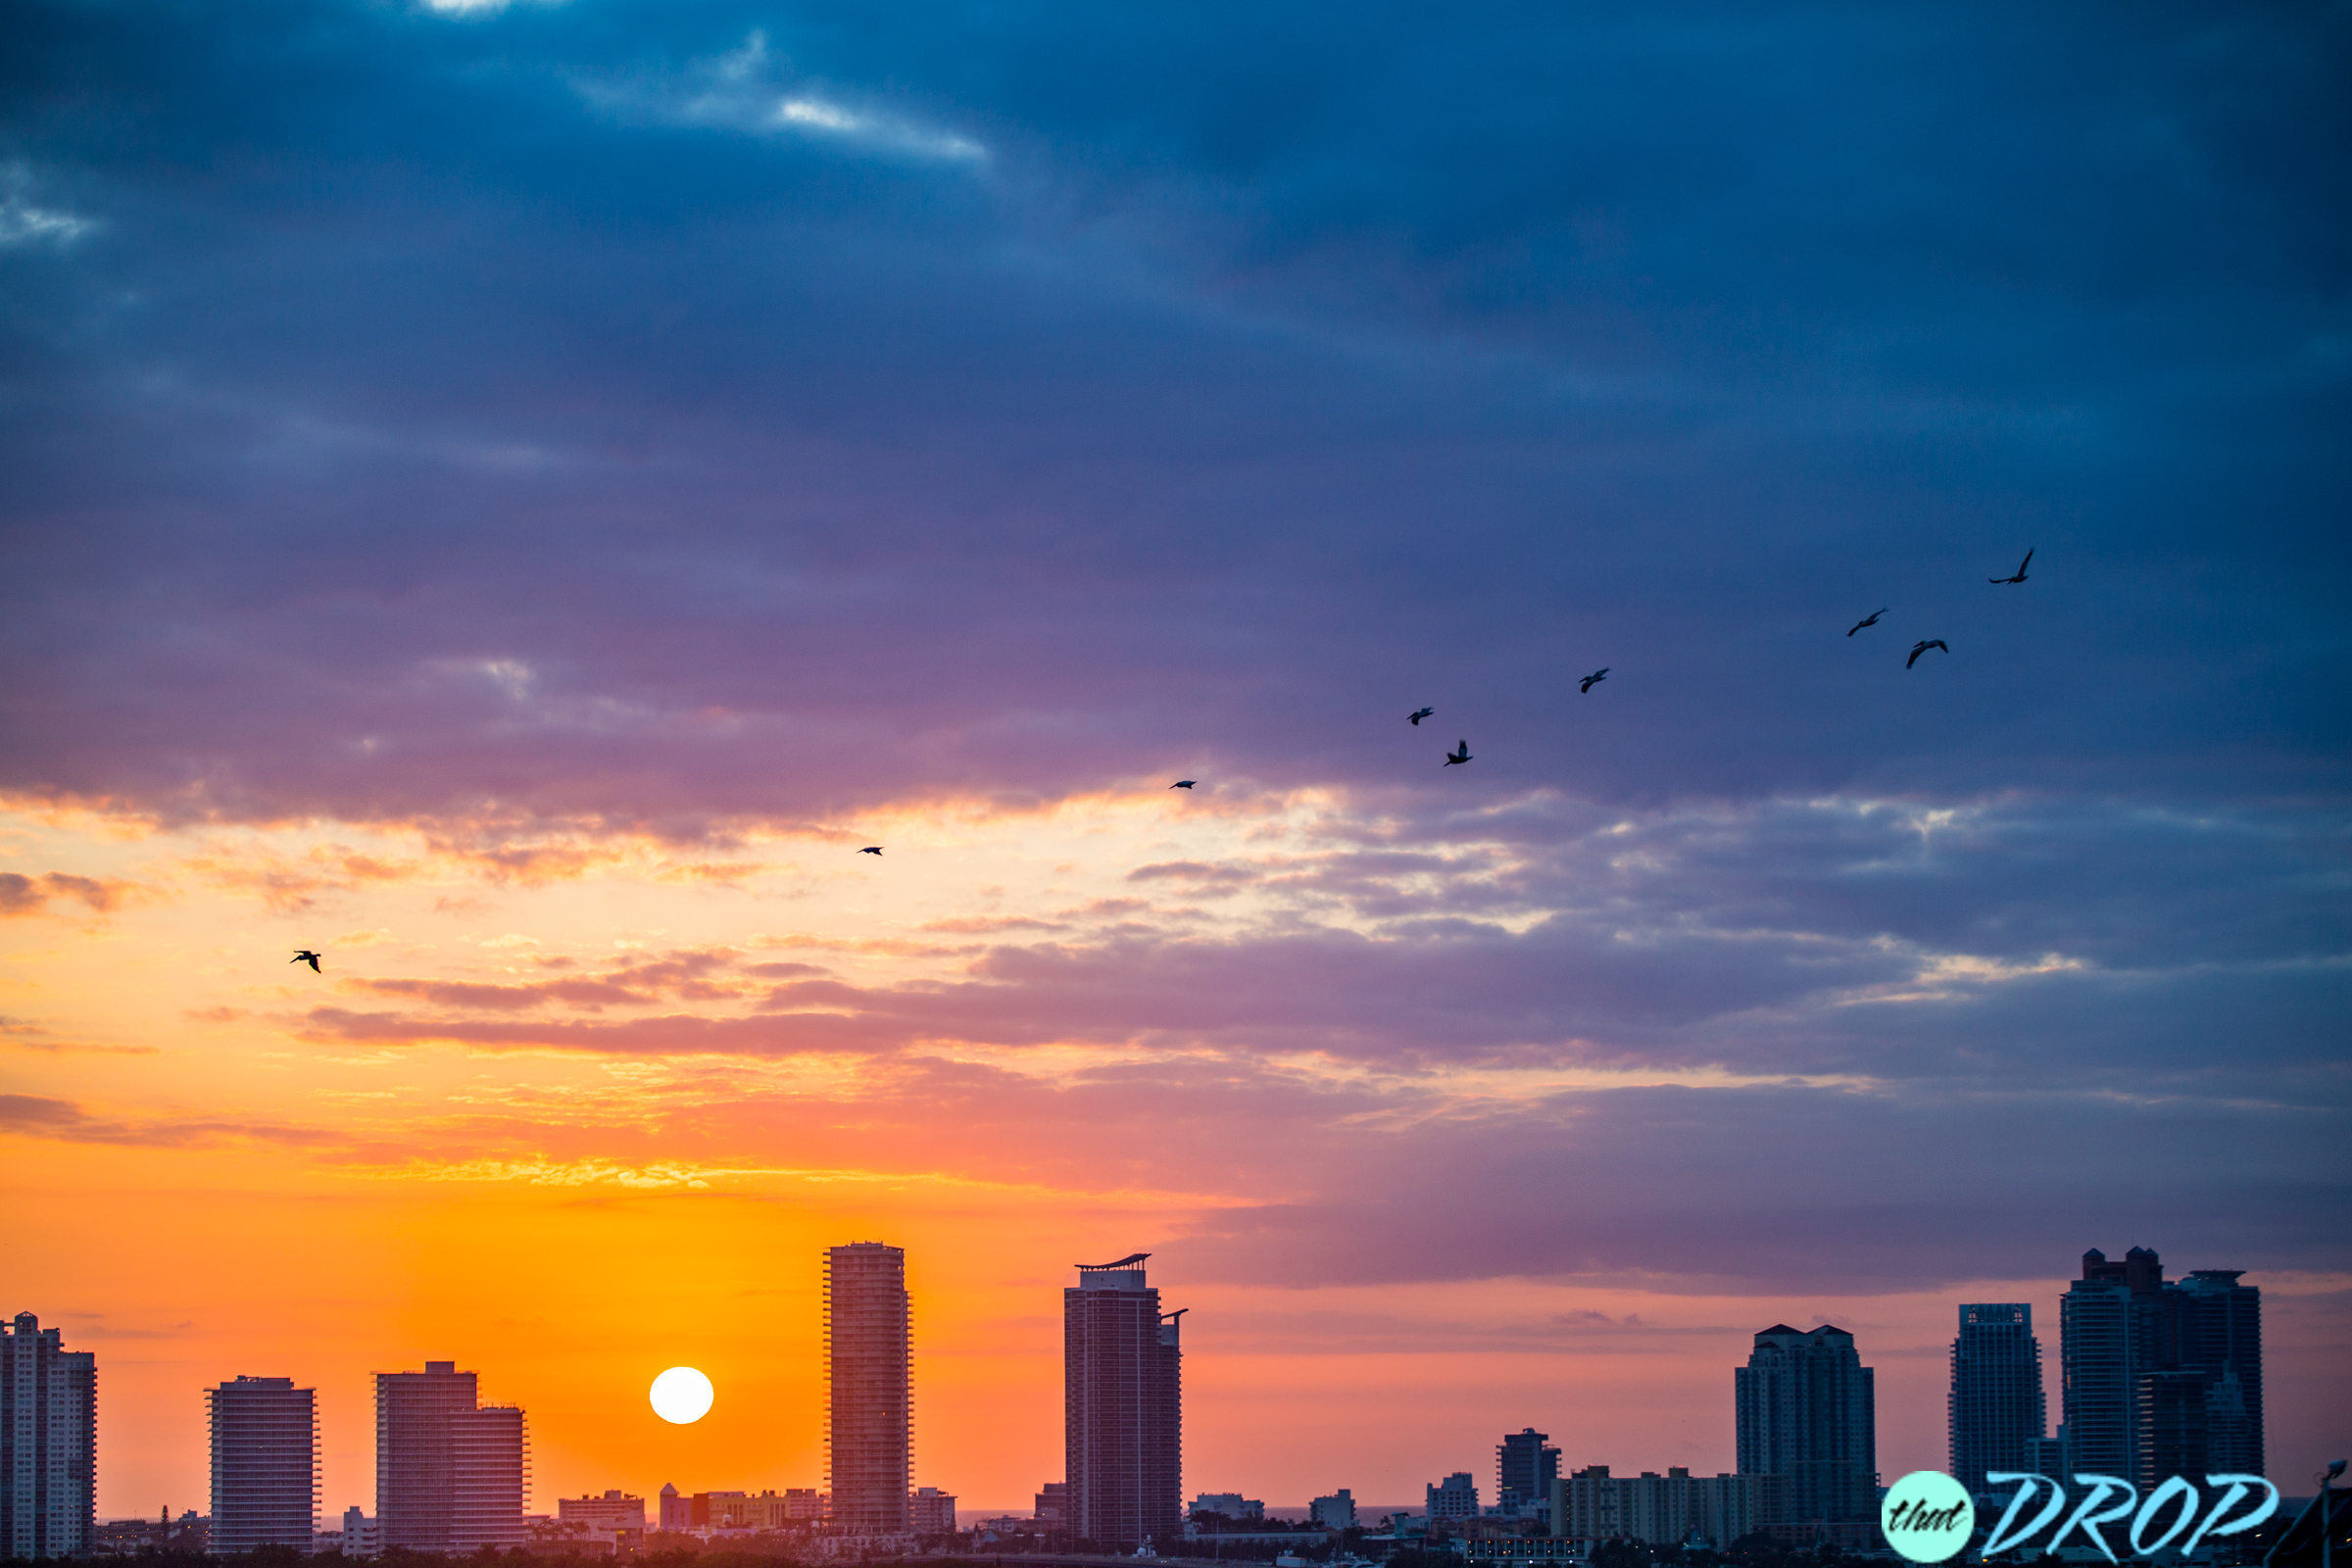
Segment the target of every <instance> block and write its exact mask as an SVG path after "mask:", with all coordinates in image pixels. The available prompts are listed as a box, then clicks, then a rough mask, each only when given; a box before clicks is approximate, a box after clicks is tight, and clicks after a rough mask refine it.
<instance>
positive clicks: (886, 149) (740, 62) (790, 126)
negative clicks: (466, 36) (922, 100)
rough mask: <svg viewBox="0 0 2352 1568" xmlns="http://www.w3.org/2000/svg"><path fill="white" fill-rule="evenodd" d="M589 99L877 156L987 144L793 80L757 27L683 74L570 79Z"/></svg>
mask: <svg viewBox="0 0 2352 1568" xmlns="http://www.w3.org/2000/svg"><path fill="white" fill-rule="evenodd" d="M574 84H575V86H576V87H577V89H578V90H579V91H580V93H581V94H582V95H583V96H584V97H586V98H587V99H588V100H589V101H590V102H592V103H595V104H597V105H599V106H600V107H602V108H605V109H607V110H609V111H613V112H615V113H620V114H624V115H630V116H646V117H651V118H655V119H660V120H666V121H670V122H672V123H680V124H702V125H718V126H724V127H727V128H730V129H734V130H740V131H743V132H746V133H747V134H753V135H796V136H801V137H806V138H809V139H812V140H819V141H830V142H835V143H838V144H839V145H841V146H843V147H844V148H847V149H851V150H854V151H858V152H862V153H866V154H868V155H872V156H879V157H897V158H906V159H912V160H916V161H920V162H929V163H964V164H978V163H984V162H986V161H987V159H988V157H989V152H988V148H987V147H986V146H985V145H983V144H982V143H980V142H979V141H977V140H974V139H973V138H972V137H969V136H965V135H962V134H959V133H957V132H956V131H951V130H945V129H942V128H939V127H937V126H932V125H927V124H924V123H921V122H920V121H919V120H917V119H915V118H913V117H911V116H908V115H906V114H903V113H898V112H894V111H891V110H886V109H882V108H879V107H874V106H858V105H854V104H852V103H850V102H847V101H845V100H843V99H842V98H840V97H838V96H834V95H832V94H831V93H829V92H828V91H826V90H824V89H820V88H819V87H818V86H816V85H815V84H813V83H810V82H808V81H803V80H796V79H795V73H793V71H792V69H791V64H790V62H789V61H787V60H785V59H784V58H783V57H782V56H781V55H779V54H778V53H776V52H775V51H774V50H773V49H772V48H771V47H770V46H769V43H768V39H767V34H766V33H765V32H764V31H762V30H760V29H759V28H754V29H753V30H752V31H751V32H750V33H749V34H748V35H746V37H745V38H744V41H743V42H742V43H741V44H739V45H738V46H736V47H735V48H733V49H730V50H727V51H726V52H724V53H722V54H719V55H714V56H711V57H709V58H707V59H703V60H699V61H696V62H695V63H693V64H692V65H691V66H689V67H688V68H687V69H685V70H684V71H681V72H675V73H645V74H640V75H636V76H629V77H585V76H581V77H575V78H574Z"/></svg>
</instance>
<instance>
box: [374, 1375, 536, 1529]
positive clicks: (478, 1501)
mask: <svg viewBox="0 0 2352 1568" xmlns="http://www.w3.org/2000/svg"><path fill="white" fill-rule="evenodd" d="M527 1452H528V1444H527V1439H526V1436H525V1433H524V1430H523V1418H522V1411H521V1410H519V1409H517V1408H515V1406H514V1405H485V1404H482V1403H481V1402H480V1399H479V1398H478V1397H477V1392H476V1389H475V1380H474V1374H473V1373H471V1372H461V1371H459V1370H458V1364H457V1363H456V1362H455V1361H427V1362H425V1363H424V1370H423V1371H421V1372H378V1373H377V1374H376V1375H375V1516H376V1529H377V1532H378V1535H379V1537H380V1539H381V1541H382V1544H383V1545H384V1546H385V1547H386V1548H387V1549H389V1548H391V1547H395V1546H406V1547H409V1548H411V1549H413V1550H417V1551H444V1552H461V1553H463V1552H471V1551H475V1550H478V1549H480V1548H481V1547H483V1546H500V1547H505V1546H518V1545H520V1544H522V1542H523V1525H522V1507H523V1491H524V1487H523V1477H524V1473H525V1464H526V1454H527Z"/></svg>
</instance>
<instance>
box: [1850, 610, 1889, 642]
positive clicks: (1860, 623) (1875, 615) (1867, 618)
mask: <svg viewBox="0 0 2352 1568" xmlns="http://www.w3.org/2000/svg"><path fill="white" fill-rule="evenodd" d="M1885 613H1887V612H1886V611H1884V610H1874V611H1872V612H1871V613H1869V614H1867V615H1864V616H1863V617H1862V618H1861V619H1860V620H1857V621H1855V622H1854V623H1853V625H1852V626H1851V627H1850V628H1849V629H1848V630H1847V631H1846V635H1847V636H1848V637H1851V636H1852V635H1853V634H1854V633H1855V632H1858V631H1860V630H1861V629H1862V628H1863V627H1865V626H1876V625H1877V624H1878V623H1879V617H1880V616H1881V615H1884V614H1885Z"/></svg>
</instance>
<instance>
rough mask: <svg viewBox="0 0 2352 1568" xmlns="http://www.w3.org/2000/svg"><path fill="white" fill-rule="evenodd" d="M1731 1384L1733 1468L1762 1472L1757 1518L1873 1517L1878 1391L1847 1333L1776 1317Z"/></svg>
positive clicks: (1875, 1508)
mask: <svg viewBox="0 0 2352 1568" xmlns="http://www.w3.org/2000/svg"><path fill="white" fill-rule="evenodd" d="M1732 1387H1733V1394H1734V1398H1735V1402H1736V1404H1737V1406H1738V1411H1739V1427H1740V1433H1739V1442H1740V1474H1741V1475H1743V1476H1758V1477H1762V1478H1765V1479H1763V1480H1762V1481H1760V1482H1759V1483H1758V1486H1757V1492H1758V1494H1759V1496H1758V1501H1759V1504H1760V1508H1761V1511H1762V1512H1763V1516H1764V1522H1766V1523H1789V1524H1812V1523H1815V1522H1835V1521H1838V1520H1848V1519H1875V1518H1877V1517H1878V1495H1877V1488H1878V1471H1879V1449H1878V1409H1877V1394H1876V1388H1875V1383H1874V1380H1873V1378H1872V1375H1871V1369H1870V1368H1869V1367H1866V1366H1864V1365H1863V1364H1862V1358H1861V1356H1860V1354H1859V1353H1858V1352H1857V1351H1856V1350H1855V1349H1854V1337H1853V1336H1852V1335H1851V1334H1848V1333H1846V1332H1845V1330H1843V1329H1841V1328H1837V1327H1834V1326H1833V1325H1830V1324H1827V1323H1825V1324H1823V1325H1822V1326H1821V1327H1819V1328H1817V1329H1814V1330H1813V1331H1812V1332H1811V1333H1805V1332H1802V1331H1800V1330H1797V1329H1792V1328H1790V1327H1789V1325H1788V1324H1786V1323H1776V1324H1774V1325H1773V1326H1772V1327H1771V1328H1768V1329H1766V1330H1764V1332H1762V1333H1761V1334H1758V1335H1757V1336H1756V1342H1755V1348H1754V1349H1753V1350H1752V1351H1751V1352H1750V1353H1749V1355H1748V1358H1747V1365H1745V1366H1743V1367H1740V1368H1739V1369H1737V1370H1736V1371H1735V1372H1734V1373H1733V1374H1732Z"/></svg>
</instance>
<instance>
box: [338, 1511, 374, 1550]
mask: <svg viewBox="0 0 2352 1568" xmlns="http://www.w3.org/2000/svg"><path fill="white" fill-rule="evenodd" d="M342 1547H343V1555H344V1556H346V1557H373V1556H375V1555H377V1554H378V1553H380V1552H381V1551H382V1550H383V1549H384V1534H383V1532H382V1531H381V1530H379V1529H377V1528H376V1523H375V1521H374V1520H372V1519H370V1518H368V1516H367V1515H366V1514H364V1513H362V1512H361V1511H360V1508H359V1505H358V1504H357V1503H354V1504H353V1505H352V1506H351V1507H348V1508H346V1509H344V1510H343V1541H342Z"/></svg>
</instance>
